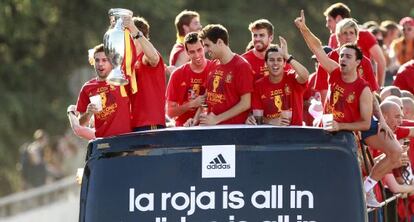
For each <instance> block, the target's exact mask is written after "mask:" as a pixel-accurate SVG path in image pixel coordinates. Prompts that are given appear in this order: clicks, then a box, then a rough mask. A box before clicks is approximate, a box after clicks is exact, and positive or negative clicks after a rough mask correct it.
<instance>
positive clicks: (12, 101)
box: [0, 0, 414, 196]
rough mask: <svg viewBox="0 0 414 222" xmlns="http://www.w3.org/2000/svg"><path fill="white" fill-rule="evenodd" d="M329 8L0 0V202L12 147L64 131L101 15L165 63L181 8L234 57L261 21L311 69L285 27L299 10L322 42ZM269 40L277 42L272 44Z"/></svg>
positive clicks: (11, 185)
mask: <svg viewBox="0 0 414 222" xmlns="http://www.w3.org/2000/svg"><path fill="white" fill-rule="evenodd" d="M344 2H345V3H346V4H348V6H349V7H350V8H351V9H352V14H353V16H354V17H355V18H356V19H357V20H358V21H359V22H360V23H363V22H365V21H368V20H375V21H381V20H385V19H391V20H396V21H398V20H399V19H400V18H402V17H404V16H408V15H411V16H413V15H414V9H413V7H414V6H413V5H414V0H408V1H399V2H398V4H396V2H395V1H391V0H374V1H373V0H356V1H349V2H348V1H344ZM332 3H334V2H332V1H331V2H327V1H322V0H316V1H305V0H296V1H291V0H255V1H247V0H237V1H223V0H210V1H195V0H175V1H168V0H160V1H149V0H144V1H127V0H109V1H99V0H90V1H83V0H71V1H59V0H36V1H31V0H2V1H1V2H0V18H1V19H0V77H1V81H0V100H1V101H2V105H1V109H0V137H1V139H0V153H1V156H0V166H1V167H0V196H1V195H5V194H7V193H10V192H13V191H16V190H17V189H19V176H18V172H17V170H16V163H17V162H18V161H19V146H20V145H21V144H23V143H24V142H27V141H29V140H30V139H31V136H32V133H33V132H34V130H35V129H37V128H43V129H46V131H48V132H49V133H50V134H52V136H53V135H54V136H58V135H60V134H62V133H63V132H64V131H65V130H66V129H67V127H68V123H67V119H66V114H65V109H66V107H67V105H68V104H73V103H75V102H76V101H75V100H76V98H75V97H74V95H73V94H71V93H70V92H69V89H68V85H69V84H68V82H69V79H70V78H71V75H72V73H73V72H74V71H75V70H76V69H78V68H80V67H85V66H87V49H89V48H91V47H93V46H94V45H97V44H99V43H100V42H101V41H102V37H103V34H104V33H105V30H106V28H107V27H108V18H107V11H108V9H109V8H114V7H121V8H129V9H131V10H133V11H134V14H135V15H138V16H143V17H145V18H146V19H147V20H148V21H149V23H150V25H151V31H150V32H151V33H150V36H151V41H152V42H153V43H154V45H155V46H156V47H157V49H158V50H159V51H160V52H161V54H162V55H163V58H164V61H168V54H169V50H170V49H171V46H172V45H173V43H174V42H175V27H174V18H175V16H176V14H178V13H179V12H180V11H181V10H183V9H190V10H196V11H198V12H199V13H200V14H201V19H202V23H203V24H204V25H206V24H208V23H221V24H223V25H224V26H226V27H227V28H228V30H229V32H230V44H231V47H232V49H233V50H234V51H235V52H238V53H242V52H243V51H244V48H245V46H246V45H247V43H248V41H249V40H250V33H249V32H248V30H247V26H248V24H249V23H250V22H251V21H253V20H256V19H259V18H267V19H269V20H270V21H271V22H272V23H273V24H274V26H275V28H276V30H275V35H276V36H277V35H282V36H284V37H285V38H286V39H287V41H288V44H289V46H290V48H289V50H290V52H291V53H292V54H294V55H295V57H296V58H298V59H299V61H302V62H303V63H304V64H307V66H308V67H309V68H310V69H311V67H312V66H311V62H310V60H309V56H310V52H309V50H308V49H307V47H306V45H305V44H304V42H303V40H302V38H301V37H300V35H299V33H298V31H297V30H296V28H295V27H294V24H293V20H294V18H295V17H296V16H298V14H299V10H300V9H305V12H306V15H307V23H308V24H309V26H310V27H311V29H312V30H313V31H314V32H315V33H316V35H317V36H319V37H320V38H321V40H322V41H323V42H325V43H326V40H327V39H328V34H329V33H328V31H327V29H326V28H325V18H324V17H323V15H322V11H323V9H325V8H326V7H328V6H329V5H330V4H332ZM275 39H277V38H275Z"/></svg>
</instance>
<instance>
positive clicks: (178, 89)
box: [167, 60, 214, 126]
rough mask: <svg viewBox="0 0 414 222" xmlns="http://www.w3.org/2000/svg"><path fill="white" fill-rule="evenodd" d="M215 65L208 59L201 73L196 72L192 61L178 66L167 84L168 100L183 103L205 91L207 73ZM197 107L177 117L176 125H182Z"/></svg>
mask: <svg viewBox="0 0 414 222" xmlns="http://www.w3.org/2000/svg"><path fill="white" fill-rule="evenodd" d="M213 67H214V63H213V62H211V61H210V60H207V65H206V67H205V68H204V70H203V71H202V72H201V73H196V72H194V71H193V70H192V69H191V67H190V63H186V64H184V65H183V66H180V67H179V68H177V69H176V70H175V71H174V72H173V73H172V74H171V78H170V81H169V82H168V86H167V101H171V102H176V103H177V104H178V105H180V106H181V105H183V104H184V103H187V102H189V101H190V100H191V99H195V98H196V97H197V96H199V95H203V94H204V93H205V82H206V79H207V75H208V74H209V73H210V71H211V69H212V68H213ZM196 111H197V110H196V108H194V109H192V110H189V111H187V112H185V113H183V114H182V115H180V116H178V117H177V118H176V119H175V125H176V126H182V125H183V124H184V123H185V122H186V121H187V120H188V119H189V118H192V117H193V116H194V115H195V113H196Z"/></svg>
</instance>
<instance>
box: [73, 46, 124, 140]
mask: <svg viewBox="0 0 414 222" xmlns="http://www.w3.org/2000/svg"><path fill="white" fill-rule="evenodd" d="M93 57H94V61H95V63H94V67H95V72H96V74H97V77H96V78H93V79H91V80H89V81H88V82H86V83H85V84H84V85H83V86H82V89H81V91H80V93H79V97H78V101H77V105H76V110H77V111H78V112H79V113H80V115H79V124H80V125H81V126H86V125H87V124H88V123H89V120H90V119H91V117H92V116H93V117H94V127H95V136H96V137H107V136H114V135H118V134H122V133H128V132H131V119H130V118H131V116H130V103H129V98H128V97H127V96H122V95H121V91H120V87H119V86H111V85H109V84H108V83H107V82H106V77H108V75H109V73H110V72H111V70H112V65H111V63H110V61H109V59H108V57H107V56H106V54H105V52H104V46H103V44H100V45H97V46H95V47H94V53H93ZM95 95H98V96H99V98H100V100H101V105H102V107H101V109H99V107H98V106H97V105H96V104H94V103H91V100H90V97H91V96H95Z"/></svg>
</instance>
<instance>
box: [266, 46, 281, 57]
mask: <svg viewBox="0 0 414 222" xmlns="http://www.w3.org/2000/svg"><path fill="white" fill-rule="evenodd" d="M271 52H279V47H277V45H274V44H272V45H270V47H269V48H268V49H267V50H266V53H265V61H267V59H268V58H269V53H271Z"/></svg>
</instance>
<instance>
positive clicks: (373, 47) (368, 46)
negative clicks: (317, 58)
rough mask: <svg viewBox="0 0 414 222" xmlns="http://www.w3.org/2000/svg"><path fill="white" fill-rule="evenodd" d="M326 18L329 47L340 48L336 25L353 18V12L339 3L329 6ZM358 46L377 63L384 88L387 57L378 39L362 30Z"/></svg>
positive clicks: (379, 82) (379, 81)
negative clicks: (345, 19)
mask: <svg viewBox="0 0 414 222" xmlns="http://www.w3.org/2000/svg"><path fill="white" fill-rule="evenodd" d="M323 14H324V16H325V17H326V27H327V28H328V29H329V31H330V33H331V36H330V37H329V44H328V45H329V46H330V47H331V48H332V49H336V48H337V47H338V41H337V38H336V35H335V30H336V24H337V23H338V22H339V21H341V20H342V19H344V18H351V10H350V9H349V7H348V6H347V5H345V4H344V3H341V2H338V3H335V4H333V5H331V6H329V7H328V8H327V9H326V10H325V12H324V13H323ZM357 44H358V46H359V47H360V48H361V50H362V52H363V53H364V55H365V56H366V57H368V58H370V59H373V60H374V61H375V63H376V66H377V70H376V72H375V73H376V74H377V81H378V85H379V86H380V87H382V86H384V81H385V66H386V61H385V56H384V54H383V52H382V49H381V47H380V46H379V45H378V43H377V39H376V38H375V36H374V35H372V34H371V33H370V32H369V31H368V30H363V29H361V30H360V31H359V37H358V43H357Z"/></svg>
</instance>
